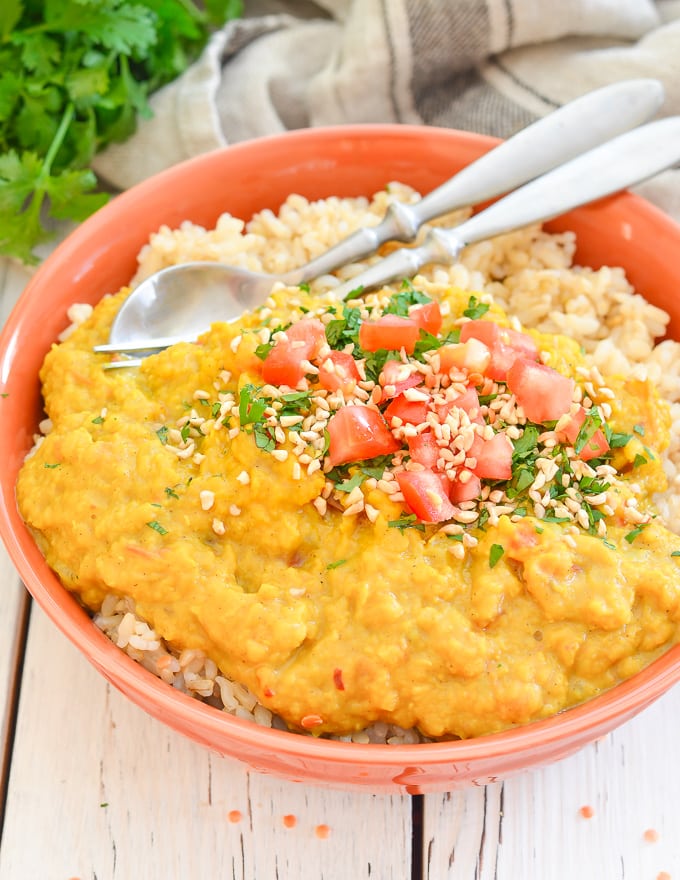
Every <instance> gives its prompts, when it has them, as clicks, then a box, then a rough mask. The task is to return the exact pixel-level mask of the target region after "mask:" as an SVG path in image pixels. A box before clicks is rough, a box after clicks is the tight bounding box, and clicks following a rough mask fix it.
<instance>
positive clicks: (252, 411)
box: [238, 384, 267, 426]
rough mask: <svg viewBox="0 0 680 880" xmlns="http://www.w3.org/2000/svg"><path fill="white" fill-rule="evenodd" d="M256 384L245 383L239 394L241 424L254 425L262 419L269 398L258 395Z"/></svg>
mask: <svg viewBox="0 0 680 880" xmlns="http://www.w3.org/2000/svg"><path fill="white" fill-rule="evenodd" d="M258 390H259V389H257V388H255V386H254V385H250V384H249V385H244V386H243V388H241V391H240V392H239V396H238V416H239V420H240V422H241V425H242V426H243V425H254V424H256V423H257V422H260V421H262V416H263V415H264V411H265V409H266V408H267V400H266V399H263V398H259V397H257V391H258Z"/></svg>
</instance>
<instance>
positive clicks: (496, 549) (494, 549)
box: [489, 544, 505, 568]
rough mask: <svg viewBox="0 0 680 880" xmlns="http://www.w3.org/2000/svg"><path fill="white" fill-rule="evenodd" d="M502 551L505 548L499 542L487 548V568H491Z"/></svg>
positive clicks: (503, 551) (501, 554)
mask: <svg viewBox="0 0 680 880" xmlns="http://www.w3.org/2000/svg"><path fill="white" fill-rule="evenodd" d="M504 553H505V549H504V548H503V546H502V545H501V544H492V545H491V549H490V550H489V568H493V567H494V566H495V565H496V564H497V563H498V561H499V560H500V558H501V556H503V554H504Z"/></svg>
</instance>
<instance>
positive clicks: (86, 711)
mask: <svg viewBox="0 0 680 880" xmlns="http://www.w3.org/2000/svg"><path fill="white" fill-rule="evenodd" d="M26 279H27V276H26V273H25V272H24V271H23V270H21V269H19V268H18V267H16V266H11V265H9V264H7V263H4V264H3V263H2V262H0V293H1V295H2V298H1V299H0V315H2V317H3V318H4V317H5V316H6V315H7V313H8V310H9V307H10V304H11V303H12V302H13V301H14V299H15V298H16V295H17V294H18V292H19V290H20V289H21V287H22V286H23V285H24V284H25V282H26ZM24 597H25V593H24V591H23V588H22V587H21V585H20V583H19V581H18V578H17V576H16V574H15V573H14V572H13V569H12V566H11V563H10V562H9V560H8V559H7V558H6V555H5V554H4V553H2V554H1V555H0V719H7V718H8V710H9V708H11V706H12V699H11V696H12V694H13V693H14V680H13V677H14V675H15V674H16V673H17V671H18V673H19V674H20V675H21V682H20V683H21V697H20V701H19V705H18V711H17V713H16V717H15V718H14V717H12V718H10V719H9V720H10V721H11V722H12V728H13V729H12V730H7V729H5V727H3V729H2V735H3V740H2V742H1V743H0V745H2V746H3V751H4V745H5V743H6V742H7V738H8V736H9V735H10V734H12V733H13V748H12V752H11V766H10V774H9V779H8V786H7V797H6V803H5V810H4V827H3V831H2V838H1V841H0V880H33V878H36V880H71V878H77V880H94V878H96V880H132V878H144V880H156V878H158V880H161V878H162V880H184V878H187V880H194V878H201V880H213V878H238V880H269V878H275V877H278V878H283V880H297V878H301V880H302V878H305V880H309V878H311V880H316V878H319V880H320V878H325V880H349V878H352V880H354V878H369V877H370V878H379V880H383V878H384V880H391V878H395V880H408V878H411V877H423V878H427V880H473V878H478V880H491V878H496V880H553V878H554V880H572V878H578V880H618V878H622V880H623V878H632V880H667V878H668V877H670V878H671V880H680V834H679V833H678V825H679V823H680V820H679V819H678V816H680V736H679V735H678V728H680V689H678V688H676V689H675V690H674V691H672V692H671V693H670V694H668V695H667V696H666V697H664V698H663V699H662V700H660V701H659V702H658V703H657V704H655V705H654V706H653V707H651V708H650V709H648V710H647V711H645V712H644V713H643V714H642V715H641V716H639V717H638V718H636V719H634V720H633V721H632V722H630V723H629V724H627V725H626V726H625V727H623V728H621V729H620V730H618V731H616V732H614V733H613V734H610V735H609V736H608V737H607V738H606V739H605V740H603V741H601V742H599V743H597V744H596V745H593V746H591V747H589V748H587V749H585V750H584V751H582V752H581V753H579V754H578V755H575V756H573V757H571V758H569V759H567V760H565V761H563V762H561V763H559V764H556V765H554V766H552V767H548V768H545V769H542V770H539V771H536V772H532V773H527V774H524V775H521V776H519V777H516V778H514V779H511V780H508V781H506V782H505V783H497V784H495V785H490V786H487V787H485V788H471V789H467V790H465V791H458V792H452V793H450V794H432V795H426V796H425V797H423V798H418V799H414V800H412V799H410V798H408V797H402V796H393V797H389V796H384V795H380V796H373V795H371V794H369V793H365V794H364V793H359V794H348V793H346V792H335V791H327V790H323V789H319V788H314V787H308V786H302V785H299V784H293V783H286V782H282V781H279V780H277V779H274V778H272V777H267V776H262V775H260V774H257V773H252V772H249V771H248V770H247V769H245V768H243V767H242V766H241V765H239V764H237V763H235V762H231V761H227V760H224V759H220V758H217V757H215V756H213V755H211V754H210V753H208V752H207V751H205V750H203V749H201V748H199V747H197V746H194V745H193V744H192V743H190V742H188V741H187V740H185V739H183V738H182V737H180V736H178V735H177V734H175V733H173V732H172V731H170V730H168V729H166V728H165V727H163V725H161V724H160V723H159V722H157V721H155V720H154V719H152V718H150V717H149V716H147V715H146V714H145V713H144V712H142V711H141V710H140V709H138V708H137V707H136V706H133V705H132V704H130V703H129V702H128V701H127V700H126V699H125V698H123V697H122V696H121V695H120V694H119V693H118V692H117V691H115V690H114V689H112V688H111V687H110V686H109V685H108V684H107V683H106V682H105V681H104V680H103V679H102V678H101V677H100V676H99V674H98V673H97V672H95V670H94V669H93V668H91V667H90V666H89V664H88V663H87V662H86V661H85V660H84V659H83V658H82V657H81V656H80V655H79V654H78V652H77V651H76V650H75V649H74V648H73V647H72V646H71V645H70V644H69V643H68V642H67V640H66V639H65V638H64V637H63V636H62V635H61V633H59V632H58V631H57V630H56V628H55V627H54V626H52V625H51V624H50V622H49V621H48V620H47V619H46V618H45V616H44V614H43V613H42V611H41V610H40V609H39V608H37V607H36V606H35V605H34V606H33V607H32V609H31V616H30V626H29V629H28V639H27V642H26V644H25V646H23V645H21V644H18V642H19V641H20V639H19V638H18V636H17V634H18V633H19V634H20V632H21V628H20V626H19V624H20V621H21V616H22V609H23V607H24V606H23V603H24ZM24 647H25V652H24V651H23V649H24ZM22 657H23V664H21V663H19V661H20V660H21V658H22ZM0 754H2V752H0ZM582 807H591V808H592V811H593V813H592V816H591V817H590V818H586V817H584V816H583V815H582V814H581V812H580V811H581V808H582ZM414 808H415V810H414ZM421 808H422V815H421V814H420V810H421ZM414 814H415V816H416V821H415V822H414V821H413V815H414ZM651 831H654V832H655V834H653V835H652V834H647V837H646V836H645V835H646V832H651ZM652 838H656V839H652ZM412 866H413V870H412Z"/></svg>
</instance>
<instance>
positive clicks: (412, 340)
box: [359, 315, 420, 354]
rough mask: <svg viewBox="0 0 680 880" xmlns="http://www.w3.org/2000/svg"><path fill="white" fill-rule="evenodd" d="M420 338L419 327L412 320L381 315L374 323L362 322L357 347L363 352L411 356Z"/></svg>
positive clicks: (398, 316)
mask: <svg viewBox="0 0 680 880" xmlns="http://www.w3.org/2000/svg"><path fill="white" fill-rule="evenodd" d="M419 337H420V327H419V326H418V324H417V322H416V321H415V319H413V318H402V317H401V316H400V315H382V316H381V317H380V318H378V319H377V320H375V321H364V322H363V323H362V324H361V326H360V327H359V345H360V346H361V347H362V348H363V350H364V351H378V350H379V349H387V350H388V351H400V350H401V349H402V348H403V349H404V350H405V351H406V353H407V354H412V353H413V350H414V348H415V347H416V342H417V341H418V339H419Z"/></svg>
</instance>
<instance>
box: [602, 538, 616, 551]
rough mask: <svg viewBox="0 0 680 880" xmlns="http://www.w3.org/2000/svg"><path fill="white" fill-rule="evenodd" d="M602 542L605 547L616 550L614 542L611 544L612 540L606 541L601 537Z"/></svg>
mask: <svg viewBox="0 0 680 880" xmlns="http://www.w3.org/2000/svg"><path fill="white" fill-rule="evenodd" d="M602 543H603V544H604V546H605V547H609V549H610V550H616V544H612V542H611V541H608V540H607V539H606V538H603V539H602Z"/></svg>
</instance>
